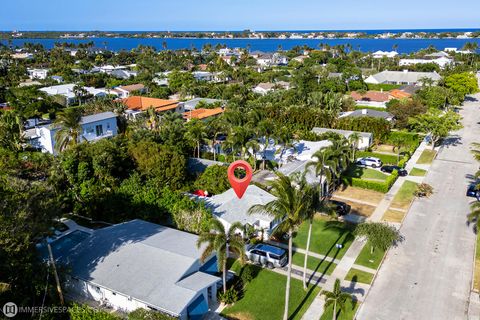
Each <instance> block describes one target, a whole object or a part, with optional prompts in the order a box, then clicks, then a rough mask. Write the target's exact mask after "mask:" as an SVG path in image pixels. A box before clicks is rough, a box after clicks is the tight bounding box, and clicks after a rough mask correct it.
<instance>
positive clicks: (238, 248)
mask: <svg viewBox="0 0 480 320" xmlns="http://www.w3.org/2000/svg"><path fill="white" fill-rule="evenodd" d="M242 230H243V225H242V224H241V223H240V222H234V223H232V225H231V226H230V228H228V230H227V231H225V227H224V226H223V224H222V223H221V222H220V221H219V220H217V219H212V220H211V222H210V231H208V232H204V233H201V234H200V235H199V236H198V240H197V248H200V247H201V246H202V245H203V244H206V245H207V246H206V247H205V249H203V252H202V256H201V257H200V260H201V261H202V262H204V261H205V260H206V259H207V258H209V257H210V256H211V255H212V253H213V252H216V255H217V263H218V270H220V271H222V272H223V293H224V294H225V292H226V291H227V260H228V253H229V252H230V251H232V252H233V253H235V254H236V255H237V256H238V257H239V259H240V261H241V262H242V264H243V263H244V261H245V243H244V241H243V239H242V237H241V236H240V235H239V232H242Z"/></svg>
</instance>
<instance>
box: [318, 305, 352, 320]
mask: <svg viewBox="0 0 480 320" xmlns="http://www.w3.org/2000/svg"><path fill="white" fill-rule="evenodd" d="M357 308H358V303H357V302H353V303H350V302H347V307H346V309H347V310H346V311H347V312H346V313H343V312H341V311H339V310H338V307H337V320H353V317H354V316H355V312H357ZM332 319H333V305H332V306H330V307H328V308H327V309H326V310H325V311H324V312H323V314H322V316H321V317H320V320H332Z"/></svg>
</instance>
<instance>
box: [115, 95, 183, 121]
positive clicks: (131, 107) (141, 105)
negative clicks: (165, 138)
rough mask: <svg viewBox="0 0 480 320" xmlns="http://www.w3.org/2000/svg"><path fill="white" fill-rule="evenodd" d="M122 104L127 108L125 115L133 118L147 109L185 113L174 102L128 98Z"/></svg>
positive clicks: (176, 102) (181, 107)
mask: <svg viewBox="0 0 480 320" xmlns="http://www.w3.org/2000/svg"><path fill="white" fill-rule="evenodd" d="M122 103H123V104H124V105H125V106H126V107H127V110H126V111H125V113H126V114H127V115H128V116H131V117H135V116H136V115H137V114H139V113H142V112H145V111H147V110H148V109H149V108H154V109H155V111H156V112H166V111H172V112H177V113H183V112H184V111H185V110H184V108H183V105H182V104H180V103H178V101H176V100H165V99H157V98H149V97H141V96H130V97H128V98H125V99H123V100H122Z"/></svg>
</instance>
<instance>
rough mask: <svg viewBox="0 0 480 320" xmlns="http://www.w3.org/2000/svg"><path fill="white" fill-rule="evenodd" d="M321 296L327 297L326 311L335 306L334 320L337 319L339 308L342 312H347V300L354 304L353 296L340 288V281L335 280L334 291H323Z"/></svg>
mask: <svg viewBox="0 0 480 320" xmlns="http://www.w3.org/2000/svg"><path fill="white" fill-rule="evenodd" d="M320 294H321V295H323V296H325V306H324V307H325V309H326V308H328V307H330V306H331V305H333V317H332V319H333V320H335V319H337V307H338V308H339V309H340V310H341V311H345V307H346V302H347V300H350V302H353V297H352V295H351V294H349V293H346V292H342V288H341V287H340V279H336V280H335V284H334V285H333V291H326V290H323V291H322V292H321V293H320Z"/></svg>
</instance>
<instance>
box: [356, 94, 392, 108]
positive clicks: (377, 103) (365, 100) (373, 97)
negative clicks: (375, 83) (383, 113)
mask: <svg viewBox="0 0 480 320" xmlns="http://www.w3.org/2000/svg"><path fill="white" fill-rule="evenodd" d="M350 96H351V97H352V98H353V100H355V102H356V104H357V105H361V106H370V107H377V108H386V103H387V102H388V101H390V99H391V98H390V95H389V93H388V92H382V91H367V92H365V93H360V92H357V91H352V93H350Z"/></svg>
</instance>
